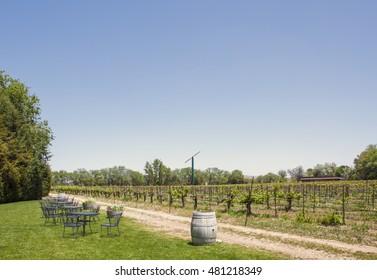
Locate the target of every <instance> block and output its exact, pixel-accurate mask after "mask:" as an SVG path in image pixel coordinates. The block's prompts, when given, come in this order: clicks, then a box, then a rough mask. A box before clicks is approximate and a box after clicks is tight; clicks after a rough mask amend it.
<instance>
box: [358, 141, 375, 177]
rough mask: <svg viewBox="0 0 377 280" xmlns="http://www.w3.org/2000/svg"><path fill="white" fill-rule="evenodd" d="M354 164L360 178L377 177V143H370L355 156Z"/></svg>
mask: <svg viewBox="0 0 377 280" xmlns="http://www.w3.org/2000/svg"><path fill="white" fill-rule="evenodd" d="M354 164H355V170H356V172H357V174H358V176H359V178H360V179H363V180H374V179H377V145H369V146H368V147H367V148H366V149H365V150H364V151H363V152H362V153H361V154H360V155H358V156H357V157H356V158H355V160H354Z"/></svg>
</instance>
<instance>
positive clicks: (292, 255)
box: [71, 196, 377, 260]
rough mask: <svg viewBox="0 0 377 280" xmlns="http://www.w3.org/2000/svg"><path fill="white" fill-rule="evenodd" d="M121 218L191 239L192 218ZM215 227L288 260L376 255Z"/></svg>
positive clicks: (225, 236) (227, 238) (147, 214)
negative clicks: (363, 254) (356, 254)
mask: <svg viewBox="0 0 377 280" xmlns="http://www.w3.org/2000/svg"><path fill="white" fill-rule="evenodd" d="M71 197H72V196H71ZM75 199H77V200H79V201H84V200H85V199H86V198H85V197H79V196H75ZM97 203H99V204H101V206H102V208H103V209H104V210H105V208H106V206H107V205H110V203H106V202H97ZM123 215H124V216H126V217H130V218H132V219H135V220H136V221H138V222H139V223H141V224H143V225H144V226H145V227H147V228H148V229H151V230H154V231H158V232H163V233H165V234H167V235H170V236H175V237H179V238H182V239H185V240H188V241H189V240H191V234H190V224H191V218H188V217H182V216H177V215H172V214H168V213H164V212H159V211H151V210H144V209H138V208H131V207H125V211H124V213H123ZM217 226H218V232H217V238H218V241H219V242H224V243H228V244H238V245H242V246H245V247H249V248H256V249H260V250H267V251H271V252H277V253H281V254H283V255H286V256H287V258H289V259H304V260H347V259H357V258H356V257H355V253H357V252H359V253H365V254H377V247H373V246H366V245H352V244H346V243H343V242H339V241H333V240H323V239H315V238H310V237H304V236H297V235H291V234H286V233H281V232H272V231H266V230H261V229H252V228H248V227H242V226H234V225H231V224H224V223H218V224H217Z"/></svg>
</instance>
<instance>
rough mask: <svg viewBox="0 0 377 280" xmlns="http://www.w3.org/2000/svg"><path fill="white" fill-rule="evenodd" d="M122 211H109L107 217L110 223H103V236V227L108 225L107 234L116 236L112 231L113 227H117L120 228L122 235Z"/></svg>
mask: <svg viewBox="0 0 377 280" xmlns="http://www.w3.org/2000/svg"><path fill="white" fill-rule="evenodd" d="M122 214H123V213H122V212H117V213H108V214H107V217H106V218H107V219H108V220H109V222H108V223H104V224H101V236H102V228H103V227H106V230H107V235H109V236H111V237H114V235H113V233H112V228H115V227H116V228H117V230H118V235H120V230H119V222H120V219H121V218H122Z"/></svg>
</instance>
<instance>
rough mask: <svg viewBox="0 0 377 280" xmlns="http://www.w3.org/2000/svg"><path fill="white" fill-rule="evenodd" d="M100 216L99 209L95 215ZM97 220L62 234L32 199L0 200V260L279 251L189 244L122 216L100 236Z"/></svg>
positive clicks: (245, 256) (238, 256) (258, 256)
mask: <svg viewBox="0 0 377 280" xmlns="http://www.w3.org/2000/svg"><path fill="white" fill-rule="evenodd" d="M100 217H101V219H102V220H103V219H104V214H103V213H102V214H101V215H100ZM100 223H101V221H99V222H97V224H93V225H92V228H93V231H94V233H89V234H87V235H86V236H82V235H79V236H78V238H73V237H71V236H70V233H71V232H70V229H67V231H66V237H64V238H63V237H62V231H63V226H62V225H60V224H58V225H44V218H41V209H40V206H39V203H38V202H37V201H28V202H17V203H9V204H1V205H0V232H1V238H0V259H1V260H276V259H284V256H282V255H278V254H276V253H270V252H264V251H259V250H251V249H248V248H244V247H241V246H233V245H227V244H223V243H220V244H214V245H211V246H192V245H190V243H189V242H188V241H187V240H182V239H179V238H172V237H167V236H166V235H163V234H161V233H156V232H152V231H148V230H146V229H145V228H143V227H142V226H141V225H139V224H137V223H136V222H134V221H133V220H131V219H128V218H123V219H122V220H121V224H120V230H121V235H120V236H117V237H115V238H109V237H101V235H100Z"/></svg>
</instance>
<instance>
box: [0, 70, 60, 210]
mask: <svg viewBox="0 0 377 280" xmlns="http://www.w3.org/2000/svg"><path fill="white" fill-rule="evenodd" d="M40 113H41V110H40V105H39V99H38V98H37V97H36V96H35V95H32V94H29V90H28V88H27V87H26V86H25V85H24V84H23V83H21V82H20V81H18V80H15V79H12V78H11V77H9V76H8V75H6V74H5V73H4V72H3V71H0V203H4V202H12V201H19V200H31V199H39V198H41V197H42V196H43V195H46V194H48V192H49V189H50V186H51V170H50V167H49V165H48V160H49V159H50V151H49V146H50V143H51V141H52V139H53V136H52V132H51V130H50V128H49V127H48V123H47V121H43V120H42V119H41V117H40Z"/></svg>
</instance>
